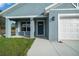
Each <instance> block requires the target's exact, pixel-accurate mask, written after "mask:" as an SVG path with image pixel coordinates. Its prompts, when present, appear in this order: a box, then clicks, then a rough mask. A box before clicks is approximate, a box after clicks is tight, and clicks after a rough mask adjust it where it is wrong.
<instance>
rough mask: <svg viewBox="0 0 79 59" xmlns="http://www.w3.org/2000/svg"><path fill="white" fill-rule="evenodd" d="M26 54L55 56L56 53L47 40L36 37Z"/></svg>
mask: <svg viewBox="0 0 79 59" xmlns="http://www.w3.org/2000/svg"><path fill="white" fill-rule="evenodd" d="M27 55H28V56H52V55H53V56H54V55H55V56H57V55H58V53H57V52H56V50H55V49H54V47H52V45H51V44H50V42H49V40H46V39H40V38H36V40H35V41H34V43H33V45H32V47H31V48H30V50H29V51H28V53H27Z"/></svg>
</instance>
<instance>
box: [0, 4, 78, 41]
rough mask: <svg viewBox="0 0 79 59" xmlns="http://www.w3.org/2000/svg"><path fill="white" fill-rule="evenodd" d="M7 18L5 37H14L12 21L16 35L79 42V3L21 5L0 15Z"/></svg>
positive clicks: (15, 5)
mask: <svg viewBox="0 0 79 59" xmlns="http://www.w3.org/2000/svg"><path fill="white" fill-rule="evenodd" d="M0 14H1V15H3V16H4V17H5V18H6V25H5V26H6V28H5V33H6V37H8V38H9V37H11V36H12V33H11V23H12V22H11V21H15V22H16V35H15V36H25V37H30V38H35V37H41V38H43V37H44V38H47V39H49V40H52V41H60V40H79V4H78V3H19V4H14V5H13V6H12V7H10V8H8V9H6V10H4V11H3V12H1V13H0Z"/></svg>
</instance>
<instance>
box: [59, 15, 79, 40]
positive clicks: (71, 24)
mask: <svg viewBox="0 0 79 59" xmlns="http://www.w3.org/2000/svg"><path fill="white" fill-rule="evenodd" d="M58 17H59V19H58V20H59V24H58V25H59V40H79V14H59V15H58Z"/></svg>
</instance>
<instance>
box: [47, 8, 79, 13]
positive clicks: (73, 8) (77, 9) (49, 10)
mask: <svg viewBox="0 0 79 59" xmlns="http://www.w3.org/2000/svg"><path fill="white" fill-rule="evenodd" d="M54 10H79V9H77V8H70V9H50V10H49V11H47V12H50V11H54Z"/></svg>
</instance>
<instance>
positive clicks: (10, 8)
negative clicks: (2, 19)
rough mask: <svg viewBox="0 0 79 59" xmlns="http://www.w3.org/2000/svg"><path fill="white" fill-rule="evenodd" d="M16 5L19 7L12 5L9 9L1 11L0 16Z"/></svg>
mask: <svg viewBox="0 0 79 59" xmlns="http://www.w3.org/2000/svg"><path fill="white" fill-rule="evenodd" d="M17 5H19V3H17V4H14V5H12V6H11V7H9V8H7V9H5V10H3V11H2V12H1V13H0V15H2V14H4V13H6V12H7V11H9V10H10V9H11V8H14V7H16V6H17Z"/></svg>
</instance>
